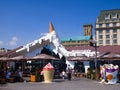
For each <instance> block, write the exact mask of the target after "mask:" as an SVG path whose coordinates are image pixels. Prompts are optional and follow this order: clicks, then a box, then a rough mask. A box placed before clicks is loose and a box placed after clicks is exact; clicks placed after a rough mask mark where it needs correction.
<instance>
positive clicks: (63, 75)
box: [62, 70, 66, 80]
mask: <svg viewBox="0 0 120 90" xmlns="http://www.w3.org/2000/svg"><path fill="white" fill-rule="evenodd" d="M65 76H66V72H65V70H63V71H62V80H65Z"/></svg>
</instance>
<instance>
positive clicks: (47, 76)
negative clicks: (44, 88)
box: [43, 63, 54, 83]
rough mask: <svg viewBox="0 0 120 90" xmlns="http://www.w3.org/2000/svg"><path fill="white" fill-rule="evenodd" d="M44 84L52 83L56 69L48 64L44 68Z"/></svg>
mask: <svg viewBox="0 0 120 90" xmlns="http://www.w3.org/2000/svg"><path fill="white" fill-rule="evenodd" d="M43 75H44V82H45V83H51V82H52V80H53V75H54V67H53V66H52V65H51V64H50V63H48V64H47V65H46V66H44V67H43Z"/></svg>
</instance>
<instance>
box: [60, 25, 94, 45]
mask: <svg viewBox="0 0 120 90" xmlns="http://www.w3.org/2000/svg"><path fill="white" fill-rule="evenodd" d="M83 26H84V36H75V37H74V36H72V37H64V38H61V42H62V45H64V46H65V47H76V46H89V41H90V40H91V39H92V28H93V26H92V25H91V24H85V25H83Z"/></svg>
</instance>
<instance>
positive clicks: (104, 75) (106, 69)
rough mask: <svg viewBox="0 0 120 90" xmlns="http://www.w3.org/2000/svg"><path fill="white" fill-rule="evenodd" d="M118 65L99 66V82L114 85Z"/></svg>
mask: <svg viewBox="0 0 120 90" xmlns="http://www.w3.org/2000/svg"><path fill="white" fill-rule="evenodd" d="M118 68H119V67H118V65H113V64H104V65H103V66H100V71H101V79H102V81H101V82H105V80H107V82H105V83H106V84H116V83H117V74H118Z"/></svg>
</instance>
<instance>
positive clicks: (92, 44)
mask: <svg viewBox="0 0 120 90" xmlns="http://www.w3.org/2000/svg"><path fill="white" fill-rule="evenodd" d="M90 46H93V47H94V48H95V58H94V61H95V79H96V80H98V78H97V73H98V71H97V42H96V41H95V40H90Z"/></svg>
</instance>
